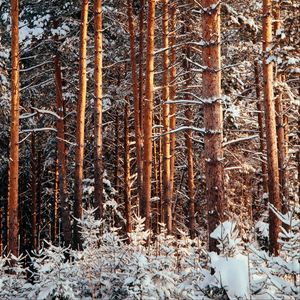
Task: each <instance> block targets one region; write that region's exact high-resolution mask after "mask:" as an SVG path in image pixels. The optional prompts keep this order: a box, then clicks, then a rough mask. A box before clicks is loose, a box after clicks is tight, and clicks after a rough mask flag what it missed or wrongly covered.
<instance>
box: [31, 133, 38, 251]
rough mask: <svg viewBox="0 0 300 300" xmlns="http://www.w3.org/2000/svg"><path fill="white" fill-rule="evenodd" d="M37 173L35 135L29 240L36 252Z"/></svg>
mask: <svg viewBox="0 0 300 300" xmlns="http://www.w3.org/2000/svg"><path fill="white" fill-rule="evenodd" d="M36 177H37V172H36V151H35V133H34V132H33V133H32V135H31V196H32V200H31V201H32V202H31V205H32V206H31V238H32V249H33V250H37V225H36V216H37V178H36Z"/></svg>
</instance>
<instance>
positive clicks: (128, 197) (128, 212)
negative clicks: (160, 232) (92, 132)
mask: <svg viewBox="0 0 300 300" xmlns="http://www.w3.org/2000/svg"><path fill="white" fill-rule="evenodd" d="M128 119H129V112H128V102H126V103H125V108H124V184H125V188H124V199H125V219H126V232H127V233H130V232H131V230H132V226H131V180H130V149H129V145H130V142H129V122H128Z"/></svg>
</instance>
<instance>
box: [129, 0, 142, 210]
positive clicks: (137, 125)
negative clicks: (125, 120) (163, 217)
mask: <svg viewBox="0 0 300 300" xmlns="http://www.w3.org/2000/svg"><path fill="white" fill-rule="evenodd" d="M131 2H132V1H131V0H127V14H128V25H129V33H130V60H131V78H132V93H133V106H134V132H135V147H136V160H137V176H138V177H137V186H138V197H139V200H140V202H141V199H142V182H143V177H142V176H143V161H142V133H141V122H140V120H141V119H140V117H141V109H140V98H139V97H142V96H141V95H139V86H138V78H137V65H136V58H135V45H134V44H135V34H134V33H135V30H134V25H133V18H132V4H131ZM141 9H143V7H142V8H141ZM141 205H142V203H140V206H141Z"/></svg>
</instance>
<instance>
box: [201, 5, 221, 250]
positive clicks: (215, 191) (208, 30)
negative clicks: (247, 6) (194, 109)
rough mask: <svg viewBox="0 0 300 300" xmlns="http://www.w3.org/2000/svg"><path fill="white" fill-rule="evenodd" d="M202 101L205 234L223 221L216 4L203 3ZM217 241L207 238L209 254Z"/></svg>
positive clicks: (219, 65) (219, 58)
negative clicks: (206, 211)
mask: <svg viewBox="0 0 300 300" xmlns="http://www.w3.org/2000/svg"><path fill="white" fill-rule="evenodd" d="M202 6H203V8H204V13H203V21H202V22H203V23H202V24H203V25H202V30H203V33H202V35H203V40H204V43H205V44H206V45H205V47H203V54H202V59H203V65H204V66H205V67H206V68H205V69H204V70H203V83H202V85H203V98H204V128H205V135H204V149H205V172H206V199H207V208H208V233H209V234H210V233H211V232H212V231H213V230H214V229H215V228H216V227H217V226H218V225H219V223H220V222H222V221H223V220H224V210H225V203H224V166H223V147H222V142H223V116H222V105H221V47H220V39H221V33H220V24H221V22H220V2H219V1H217V0H203V1H202ZM216 246H217V241H216V240H214V239H212V238H210V237H209V250H210V251H218V249H217V247H216Z"/></svg>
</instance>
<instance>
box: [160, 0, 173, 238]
mask: <svg viewBox="0 0 300 300" xmlns="http://www.w3.org/2000/svg"><path fill="white" fill-rule="evenodd" d="M162 4H163V6H162V47H163V48H164V49H165V51H164V52H163V62H162V65H163V75H162V101H163V103H162V123H163V133H164V135H163V138H162V150H163V178H162V185H163V186H162V193H163V195H162V196H163V202H164V213H165V218H164V219H165V223H166V227H167V231H168V233H169V234H171V233H172V222H173V221H172V198H171V197H172V194H171V186H170V180H171V172H170V171H171V169H170V167H171V154H170V142H171V141H170V134H168V132H169V131H170V105H169V104H166V103H165V102H167V101H169V61H170V60H169V50H167V49H168V47H169V1H168V0H163V1H162ZM166 133H167V134H166Z"/></svg>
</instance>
